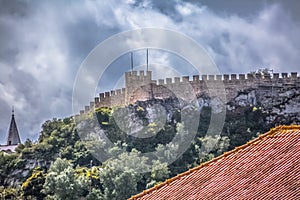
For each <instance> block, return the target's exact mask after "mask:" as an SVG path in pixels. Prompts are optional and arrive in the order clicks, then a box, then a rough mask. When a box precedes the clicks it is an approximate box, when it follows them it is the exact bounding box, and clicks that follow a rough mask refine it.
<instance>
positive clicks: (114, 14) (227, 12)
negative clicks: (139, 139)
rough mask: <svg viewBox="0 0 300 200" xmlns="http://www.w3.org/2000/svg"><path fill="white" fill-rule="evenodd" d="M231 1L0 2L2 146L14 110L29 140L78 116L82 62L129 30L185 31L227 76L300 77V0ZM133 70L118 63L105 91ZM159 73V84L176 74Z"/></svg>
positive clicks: (168, 61) (161, 56)
mask: <svg viewBox="0 0 300 200" xmlns="http://www.w3.org/2000/svg"><path fill="white" fill-rule="evenodd" d="M224 2H225V1H201V0H200V1H196V0H185V1H179V0H169V1H161V0H152V1H150V0H143V1H135V0H127V1H117V0H115V1H100V0H99V1H94V0H93V1H92V0H86V1H58V0H57V1H31V0H26V1H25V0H24V1H21V0H20V1H16V0H14V1H12V0H0V93H1V96H0V127H1V128H0V134H1V138H0V142H3V139H4V135H5V134H6V131H7V127H8V123H9V120H10V111H11V106H12V105H15V108H16V119H17V122H18V124H19V129H20V132H21V134H22V139H23V140H24V139H25V138H26V137H31V138H36V137H37V136H38V132H39V131H40V125H41V123H42V122H43V121H45V120H47V119H51V118H53V117H63V116H69V115H71V114H72V109H71V101H72V88H73V83H74V80H75V77H76V73H77V71H78V69H79V66H80V64H81V63H82V61H83V60H84V58H85V57H86V56H87V55H88V53H89V52H90V51H91V50H92V49H93V48H94V47H95V46H96V45H98V44H99V43H100V42H102V41H103V40H105V39H106V38H108V37H110V36H112V35H113V34H116V33H119V32H121V31H126V30H132V29H135V28H141V27H159V28H167V29H171V30H175V31H179V32H183V33H184V34H187V35H188V36H190V37H192V38H193V39H195V40H196V41H197V42H199V43H200V44H201V45H202V46H203V47H204V48H205V49H206V50H207V51H208V53H209V54H210V56H211V57H212V58H213V59H214V61H215V62H216V63H217V65H218V66H219V68H220V71H221V72H223V73H225V72H226V73H229V72H236V73H241V72H248V71H250V70H255V69H257V68H259V67H272V68H274V69H275V70H276V71H299V69H298V63H300V58H299V56H298V55H299V54H300V42H299V37H298V35H300V30H299V13H298V9H299V3H298V2H299V1H294V0H290V1H237V0H236V1H235V0H228V1H226V2H225V3H224ZM276 2H277V3H276ZM150 57H151V59H150V60H151V62H153V63H158V64H162V65H165V66H174V67H175V68H176V70H179V69H180V70H181V69H183V70H184V67H182V66H179V65H184V64H182V62H178V61H177V60H176V59H175V58H172V56H170V55H168V54H166V53H163V52H154V51H152V52H151V55H150ZM144 59H145V58H144V52H137V53H136V57H135V64H136V65H142V64H143V63H145V60H144ZM120 65H122V67H121V68H120ZM123 65H125V66H123ZM128 65H129V58H128V56H126V55H124V56H122V57H121V59H120V60H119V61H116V62H114V63H113V65H112V67H111V68H110V69H109V70H108V71H107V73H106V75H105V77H104V78H103V82H104V83H106V85H102V86H103V87H101V88H100V89H99V91H104V90H108V89H113V87H114V85H115V84H107V83H108V82H109V81H112V82H114V81H116V80H118V79H119V78H120V75H121V74H122V73H123V71H126V70H127V69H128V68H129V66H128ZM180 67H181V68H180ZM153 69H155V70H156V74H157V76H156V78H163V77H161V76H162V75H166V74H167V75H166V76H173V75H174V73H173V72H172V70H169V71H166V69H163V70H161V69H159V68H153ZM160 70H161V71H160ZM185 72H186V73H187V74H192V73H194V71H189V70H188V69H187V70H186V71H185ZM100 82H101V81H100ZM99 91H98V92H99ZM87 104H88V102H87Z"/></svg>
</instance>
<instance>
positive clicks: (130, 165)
mask: <svg viewBox="0 0 300 200" xmlns="http://www.w3.org/2000/svg"><path fill="white" fill-rule="evenodd" d="M146 161H147V159H146V158H145V157H142V156H141V155H140V152H138V151H136V150H133V151H132V152H130V153H122V154H121V155H119V156H118V158H116V159H110V160H108V161H107V162H106V163H104V165H103V168H102V170H100V180H101V182H102V184H103V188H104V198H105V199H109V200H112V199H116V200H121V199H127V198H129V197H130V196H132V195H133V194H136V193H138V192H139V191H140V190H141V189H143V188H145V186H142V187H141V188H138V185H141V184H142V178H143V175H142V174H141V173H139V171H140V170H144V169H147V167H148V165H147V164H146Z"/></svg>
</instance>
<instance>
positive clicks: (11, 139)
mask: <svg viewBox="0 0 300 200" xmlns="http://www.w3.org/2000/svg"><path fill="white" fill-rule="evenodd" d="M19 143H21V140H20V136H19V131H18V128H17V124H16V121H15V110H14V107H12V115H11V121H10V125H9V129H8V137H7V145H17V144H19Z"/></svg>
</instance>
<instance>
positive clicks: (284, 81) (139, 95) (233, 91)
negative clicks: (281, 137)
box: [80, 71, 300, 114]
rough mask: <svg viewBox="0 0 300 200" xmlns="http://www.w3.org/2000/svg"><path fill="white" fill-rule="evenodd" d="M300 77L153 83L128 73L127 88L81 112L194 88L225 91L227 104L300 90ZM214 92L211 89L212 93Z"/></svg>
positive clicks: (97, 99) (206, 78)
mask: <svg viewBox="0 0 300 200" xmlns="http://www.w3.org/2000/svg"><path fill="white" fill-rule="evenodd" d="M299 86H300V77H299V76H298V74H297V73H296V72H292V73H291V74H288V73H281V74H279V73H274V74H273V76H272V77H271V76H270V75H264V76H262V75H261V74H224V75H202V76H199V75H194V76H193V77H188V76H184V77H182V78H180V77H174V78H173V79H172V78H166V79H165V80H164V79H160V80H157V81H156V80H152V73H151V71H147V72H146V73H144V71H140V72H139V73H138V72H137V71H131V72H126V73H125V88H122V89H118V90H115V91H110V92H105V93H100V94H99V97H95V99H94V101H93V102H90V105H89V106H86V107H85V109H84V110H82V111H80V114H83V113H85V112H89V111H90V110H91V109H94V108H99V107H111V106H122V105H128V104H131V103H134V102H136V101H138V100H140V101H145V100H149V99H152V98H157V99H164V98H168V97H172V96H176V94H181V95H182V96H183V97H184V96H186V95H188V94H185V93H187V92H190V91H189V90H188V87H191V88H192V89H193V90H194V92H195V94H196V95H197V96H201V95H203V94H208V95H210V96H215V95H218V94H220V92H222V90H223V91H224V89H225V92H226V98H227V101H229V100H231V99H232V98H235V97H236V96H237V94H238V93H239V92H241V91H244V90H246V89H249V88H253V89H257V88H259V89H260V91H262V90H271V88H273V89H274V88H290V87H299ZM210 88H211V89H210Z"/></svg>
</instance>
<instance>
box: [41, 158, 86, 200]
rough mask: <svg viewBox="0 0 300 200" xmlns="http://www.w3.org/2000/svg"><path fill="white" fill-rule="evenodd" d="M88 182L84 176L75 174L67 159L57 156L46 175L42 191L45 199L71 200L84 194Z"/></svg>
mask: <svg viewBox="0 0 300 200" xmlns="http://www.w3.org/2000/svg"><path fill="white" fill-rule="evenodd" d="M88 186H89V182H88V180H87V179H86V178H85V177H84V176H76V173H75V170H74V169H73V168H72V165H71V164H70V162H69V161H67V160H65V159H61V158H58V159H57V160H56V161H55V162H54V163H53V164H52V165H51V166H50V169H49V171H48V174H47V176H46V180H45V184H44V186H43V188H44V189H43V192H44V193H45V194H46V195H47V199H64V200H72V199H78V198H80V197H82V196H85V195H86V194H87V191H88Z"/></svg>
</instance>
